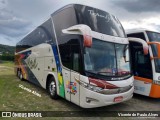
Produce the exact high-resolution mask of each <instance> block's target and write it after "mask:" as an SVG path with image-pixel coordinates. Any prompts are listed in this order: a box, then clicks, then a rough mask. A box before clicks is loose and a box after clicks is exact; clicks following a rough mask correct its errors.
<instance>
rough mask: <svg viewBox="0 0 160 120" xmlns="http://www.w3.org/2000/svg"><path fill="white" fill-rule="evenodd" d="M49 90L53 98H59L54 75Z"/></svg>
mask: <svg viewBox="0 0 160 120" xmlns="http://www.w3.org/2000/svg"><path fill="white" fill-rule="evenodd" d="M48 92H49V94H50V97H51V98H52V99H57V98H58V95H57V87H56V81H55V80H54V78H53V77H51V78H50V80H49V84H48Z"/></svg>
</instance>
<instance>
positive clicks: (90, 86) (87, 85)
mask: <svg viewBox="0 0 160 120" xmlns="http://www.w3.org/2000/svg"><path fill="white" fill-rule="evenodd" d="M80 85H81V86H83V87H85V88H87V89H89V90H92V91H94V92H100V91H102V90H103V89H102V88H100V87H97V86H94V85H91V84H88V83H85V82H82V81H80Z"/></svg>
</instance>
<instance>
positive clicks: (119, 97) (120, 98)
mask: <svg viewBox="0 0 160 120" xmlns="http://www.w3.org/2000/svg"><path fill="white" fill-rule="evenodd" d="M122 100H123V96H118V97H115V98H114V102H121V101H122Z"/></svg>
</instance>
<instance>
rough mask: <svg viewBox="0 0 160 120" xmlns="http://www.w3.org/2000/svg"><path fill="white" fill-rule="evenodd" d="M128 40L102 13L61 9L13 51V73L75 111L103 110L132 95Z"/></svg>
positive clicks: (74, 6) (114, 20)
mask: <svg viewBox="0 0 160 120" xmlns="http://www.w3.org/2000/svg"><path fill="white" fill-rule="evenodd" d="M128 44H129V42H128V38H127V37H126V35H125V32H124V29H123V27H122V25H121V23H120V22H119V20H118V19H117V18H116V17H115V16H113V15H111V14H109V13H108V12H105V11H102V10H99V9H96V8H93V7H89V6H85V5H80V4H71V5H67V6H65V7H63V8H61V9H59V10H58V11H56V12H54V13H53V14H52V15H51V17H50V18H49V19H48V20H47V21H46V22H44V23H43V24H42V25H40V26H38V27H37V28H36V29H35V30H33V31H32V32H31V33H29V34H28V35H27V36H26V37H24V38H23V39H22V40H21V41H20V42H18V43H17V45H16V54H15V58H16V62H15V63H16V67H15V71H16V73H17V76H18V77H19V78H20V79H26V80H28V81H30V82H32V83H34V84H36V85H39V86H41V87H43V88H44V89H47V91H48V92H49V94H50V96H51V98H53V99H56V98H57V97H58V96H61V97H62V98H65V99H67V100H68V101H71V102H73V103H75V104H77V105H79V106H81V107H84V108H92V107H99V106H106V105H110V104H115V103H119V102H123V101H126V100H129V99H130V98H131V97H132V95H133V90H134V87H133V77H132V74H131V69H130V61H129V52H128Z"/></svg>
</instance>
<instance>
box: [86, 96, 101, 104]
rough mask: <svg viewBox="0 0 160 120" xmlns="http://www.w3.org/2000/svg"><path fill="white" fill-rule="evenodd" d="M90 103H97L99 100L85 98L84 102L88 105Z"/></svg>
mask: <svg viewBox="0 0 160 120" xmlns="http://www.w3.org/2000/svg"><path fill="white" fill-rule="evenodd" d="M91 101H94V102H99V100H97V99H93V98H89V97H86V102H87V103H90V102H91Z"/></svg>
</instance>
